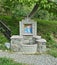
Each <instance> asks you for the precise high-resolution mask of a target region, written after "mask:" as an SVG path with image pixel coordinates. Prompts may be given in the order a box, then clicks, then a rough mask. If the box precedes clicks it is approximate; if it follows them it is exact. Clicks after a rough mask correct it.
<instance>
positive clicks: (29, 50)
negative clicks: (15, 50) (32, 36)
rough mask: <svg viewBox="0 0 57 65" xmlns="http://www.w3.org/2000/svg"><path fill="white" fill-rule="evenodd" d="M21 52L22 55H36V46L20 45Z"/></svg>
mask: <svg viewBox="0 0 57 65" xmlns="http://www.w3.org/2000/svg"><path fill="white" fill-rule="evenodd" d="M21 52H24V53H36V52H37V44H33V45H25V44H22V45H21Z"/></svg>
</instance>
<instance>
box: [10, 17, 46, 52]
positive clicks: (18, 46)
mask: <svg viewBox="0 0 57 65" xmlns="http://www.w3.org/2000/svg"><path fill="white" fill-rule="evenodd" d="M19 28H20V35H13V36H12V37H11V50H13V51H18V52H24V53H36V52H45V51H46V40H45V39H42V38H41V36H38V35H37V22H35V21H34V20H31V19H30V18H25V19H24V20H22V21H20V22H19Z"/></svg>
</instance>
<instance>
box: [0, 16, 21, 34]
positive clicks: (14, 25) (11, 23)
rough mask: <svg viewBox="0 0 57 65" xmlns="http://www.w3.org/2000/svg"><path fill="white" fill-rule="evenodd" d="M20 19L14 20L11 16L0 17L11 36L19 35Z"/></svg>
mask: <svg viewBox="0 0 57 65" xmlns="http://www.w3.org/2000/svg"><path fill="white" fill-rule="evenodd" d="M21 19H22V18H15V17H12V16H3V15H2V16H0V20H2V21H3V22H4V23H5V24H6V25H7V26H8V27H9V28H10V29H11V31H12V34H19V21H20V20H21Z"/></svg>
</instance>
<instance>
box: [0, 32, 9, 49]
mask: <svg viewBox="0 0 57 65" xmlns="http://www.w3.org/2000/svg"><path fill="white" fill-rule="evenodd" d="M5 42H8V40H7V39H6V38H5V36H4V35H3V34H2V33H1V32H0V50H6V47H5V46H4V44H5Z"/></svg>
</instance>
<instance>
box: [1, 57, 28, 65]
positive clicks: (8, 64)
mask: <svg viewBox="0 0 57 65" xmlns="http://www.w3.org/2000/svg"><path fill="white" fill-rule="evenodd" d="M0 65H27V64H22V63H17V62H15V61H13V60H12V59H8V58H0Z"/></svg>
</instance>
